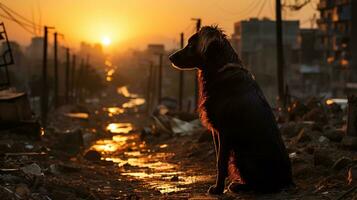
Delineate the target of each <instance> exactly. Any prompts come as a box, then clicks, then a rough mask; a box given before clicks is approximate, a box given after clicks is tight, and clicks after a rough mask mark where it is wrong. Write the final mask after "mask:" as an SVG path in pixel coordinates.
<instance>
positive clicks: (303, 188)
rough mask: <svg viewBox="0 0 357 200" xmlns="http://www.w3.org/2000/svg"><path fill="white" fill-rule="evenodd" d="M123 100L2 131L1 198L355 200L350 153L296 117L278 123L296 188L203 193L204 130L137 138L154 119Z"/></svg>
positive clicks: (206, 176) (209, 154)
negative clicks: (38, 127) (38, 130)
mask: <svg viewBox="0 0 357 200" xmlns="http://www.w3.org/2000/svg"><path fill="white" fill-rule="evenodd" d="M113 99H115V100H113ZM127 101H128V99H126V98H119V97H115V98H112V97H110V98H106V99H105V100H101V101H100V103H96V104H84V105H81V106H67V107H63V108H60V109H58V110H57V111H56V112H54V113H53V115H52V116H51V119H50V120H51V123H50V125H49V126H48V127H47V128H46V130H45V132H44V135H43V136H41V139H40V140H33V139H29V138H28V137H27V136H23V135H21V134H12V133H11V131H10V132H9V131H8V132H4V131H2V134H1V140H0V149H1V156H0V159H1V162H0V197H1V199H36V200H37V199H47V200H48V199H53V200H57V199H58V200H64V199H196V200H198V199H267V200H268V199H307V200H309V199H311V200H315V199H322V200H330V199H331V200H332V199H334V200H341V199H357V189H356V179H357V178H356V174H355V173H354V172H353V173H352V172H351V166H354V165H356V164H355V163H357V162H356V160H357V154H356V152H355V151H351V150H347V149H344V148H343V147H342V146H341V144H340V143H339V142H336V141H332V140H330V139H328V138H327V137H322V136H323V135H324V134H323V133H324V132H325V131H316V127H315V126H314V125H313V124H311V123H300V122H299V123H297V122H294V123H284V124H281V130H282V133H283V137H284V140H285V142H286V146H287V149H288V151H289V154H290V158H291V160H292V163H293V174H294V181H295V183H296V187H295V188H290V189H288V190H285V191H281V192H280V193H278V194H255V193H242V194H232V193H230V192H229V191H226V192H225V194H223V195H220V196H209V195H207V194H206V191H207V189H208V188H209V187H210V186H211V185H212V184H214V182H215V181H214V180H215V174H216V170H215V152H214V148H213V143H212V138H211V135H210V133H209V132H208V131H206V130H205V129H200V130H197V131H195V132H193V133H191V134H187V135H169V134H166V133H162V134H152V135H150V134H146V135H144V134H143V130H144V128H146V127H150V126H151V125H152V124H153V120H152V118H151V117H149V116H148V115H146V114H144V112H143V110H140V109H136V107H135V106H134V107H132V108H130V109H126V110H125V111H123V110H121V108H122V105H123V103H125V102H127ZM68 112H70V113H87V114H88V117H86V116H84V117H83V116H79V117H78V116H77V117H73V116H71V117H69V116H66V115H64V114H65V113H68ZM78 130H79V134H80V139H76V138H78V137H77V135H78V134H77V132H78ZM321 138H322V139H321ZM331 138H333V137H331ZM75 147H77V148H75ZM349 173H350V174H349ZM348 178H349V179H348Z"/></svg>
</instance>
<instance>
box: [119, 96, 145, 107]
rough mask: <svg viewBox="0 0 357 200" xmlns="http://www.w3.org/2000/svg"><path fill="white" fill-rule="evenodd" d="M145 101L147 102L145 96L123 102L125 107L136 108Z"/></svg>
mask: <svg viewBox="0 0 357 200" xmlns="http://www.w3.org/2000/svg"><path fill="white" fill-rule="evenodd" d="M144 103H145V99H143V98H136V99H130V100H129V101H128V102H126V103H124V104H123V108H134V107H137V106H141V105H143V104H144Z"/></svg>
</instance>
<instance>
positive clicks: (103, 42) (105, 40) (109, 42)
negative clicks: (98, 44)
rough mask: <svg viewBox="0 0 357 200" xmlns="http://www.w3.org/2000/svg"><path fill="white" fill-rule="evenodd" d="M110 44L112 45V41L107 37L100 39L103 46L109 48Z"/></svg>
mask: <svg viewBox="0 0 357 200" xmlns="http://www.w3.org/2000/svg"><path fill="white" fill-rule="evenodd" d="M111 43H112V40H111V39H110V38H109V37H107V36H105V37H103V38H102V44H103V45H104V46H109V45H110V44H111Z"/></svg>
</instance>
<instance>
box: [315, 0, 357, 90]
mask: <svg viewBox="0 0 357 200" xmlns="http://www.w3.org/2000/svg"><path fill="white" fill-rule="evenodd" d="M318 10H319V11H320V18H319V19H318V21H317V23H318V27H319V30H320V31H321V43H322V44H323V49H324V53H323V64H324V65H325V67H326V68H328V69H329V71H330V79H331V86H330V87H331V90H332V95H333V96H345V95H346V93H349V91H353V90H354V91H356V89H357V87H354V85H355V84H353V83H354V82H356V81H357V74H356V72H357V65H356V64H357V63H356V61H355V60H353V59H352V58H353V56H352V54H353V55H355V56H357V50H356V48H357V41H356V35H357V30H356V29H357V25H356V23H357V20H356V18H357V2H356V1H352V0H320V2H319V4H318ZM352 11H354V13H353V12H352ZM352 19H353V20H352ZM353 35H354V36H355V37H354V38H353V37H352V36H353ZM350 86H351V87H350Z"/></svg>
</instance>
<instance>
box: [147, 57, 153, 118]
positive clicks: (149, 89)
mask: <svg viewBox="0 0 357 200" xmlns="http://www.w3.org/2000/svg"><path fill="white" fill-rule="evenodd" d="M149 63H150V66H149V76H148V85H147V86H148V87H147V91H146V92H147V94H146V96H147V98H146V99H147V102H146V109H147V113H148V114H150V111H151V110H150V108H151V102H152V90H153V88H152V80H153V68H154V65H153V62H152V61H149Z"/></svg>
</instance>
